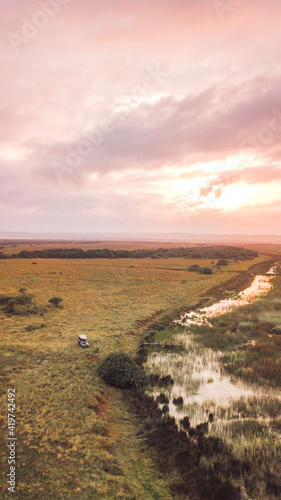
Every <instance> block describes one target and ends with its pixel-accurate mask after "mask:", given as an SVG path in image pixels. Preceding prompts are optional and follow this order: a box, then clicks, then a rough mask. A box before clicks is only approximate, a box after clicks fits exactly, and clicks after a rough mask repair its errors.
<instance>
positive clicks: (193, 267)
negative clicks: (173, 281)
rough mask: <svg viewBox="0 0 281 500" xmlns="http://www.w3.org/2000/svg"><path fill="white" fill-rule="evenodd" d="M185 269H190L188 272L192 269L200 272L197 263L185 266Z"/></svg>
mask: <svg viewBox="0 0 281 500" xmlns="http://www.w3.org/2000/svg"><path fill="white" fill-rule="evenodd" d="M187 270H188V271H190V272H193V271H195V272H200V271H201V267H200V266H198V264H193V265H192V266H189V267H188V268H187Z"/></svg>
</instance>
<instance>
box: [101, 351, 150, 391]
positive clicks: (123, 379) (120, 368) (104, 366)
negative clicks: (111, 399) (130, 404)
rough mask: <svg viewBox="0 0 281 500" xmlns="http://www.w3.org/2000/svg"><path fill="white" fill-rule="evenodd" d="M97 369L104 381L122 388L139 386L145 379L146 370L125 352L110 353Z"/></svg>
mask: <svg viewBox="0 0 281 500" xmlns="http://www.w3.org/2000/svg"><path fill="white" fill-rule="evenodd" d="M97 371H98V375H99V376H100V377H101V378H102V380H103V381H104V382H106V383H107V384H108V385H112V386H113V387H119V388H121V389H130V388H131V387H137V386H139V385H141V384H142V383H143V382H144V380H145V374H144V371H143V370H142V369H141V368H140V367H139V366H138V365H137V363H136V362H135V361H134V360H133V359H132V358H130V356H128V354H125V353H123V352H114V353H112V354H109V355H108V356H107V357H106V358H105V359H104V360H103V361H102V362H101V363H100V364H99V366H98V370H97Z"/></svg>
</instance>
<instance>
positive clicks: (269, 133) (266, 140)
mask: <svg viewBox="0 0 281 500" xmlns="http://www.w3.org/2000/svg"><path fill="white" fill-rule="evenodd" d="M272 114H273V116H272V118H271V119H270V120H269V122H268V123H267V124H266V125H265V126H264V127H262V128H261V129H260V130H259V132H258V133H257V135H255V136H250V135H249V136H248V137H247V140H245V141H243V142H242V144H241V145H240V147H241V149H243V148H245V147H246V146H248V147H249V146H250V147H251V148H254V150H255V151H256V152H258V150H259V149H261V148H262V147H263V146H268V145H269V144H270V143H272V142H273V140H274V137H275V136H276V135H277V134H281V111H280V110H279V109H278V108H273V110H272Z"/></svg>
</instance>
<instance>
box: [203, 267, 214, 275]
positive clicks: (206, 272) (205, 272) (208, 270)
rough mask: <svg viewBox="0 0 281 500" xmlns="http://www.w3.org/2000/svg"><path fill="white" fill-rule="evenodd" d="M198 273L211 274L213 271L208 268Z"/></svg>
mask: <svg viewBox="0 0 281 500" xmlns="http://www.w3.org/2000/svg"><path fill="white" fill-rule="evenodd" d="M200 272H201V273H202V274H213V270H212V269H211V268H210V267H203V269H201V271H200Z"/></svg>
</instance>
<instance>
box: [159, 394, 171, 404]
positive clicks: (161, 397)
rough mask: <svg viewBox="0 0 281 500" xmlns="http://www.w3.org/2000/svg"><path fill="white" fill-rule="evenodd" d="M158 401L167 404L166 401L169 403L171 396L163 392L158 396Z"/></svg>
mask: <svg viewBox="0 0 281 500" xmlns="http://www.w3.org/2000/svg"><path fill="white" fill-rule="evenodd" d="M156 401H157V403H160V404H165V403H169V398H168V397H167V396H165V394H163V393H162V392H161V394H159V396H157V398H156Z"/></svg>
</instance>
